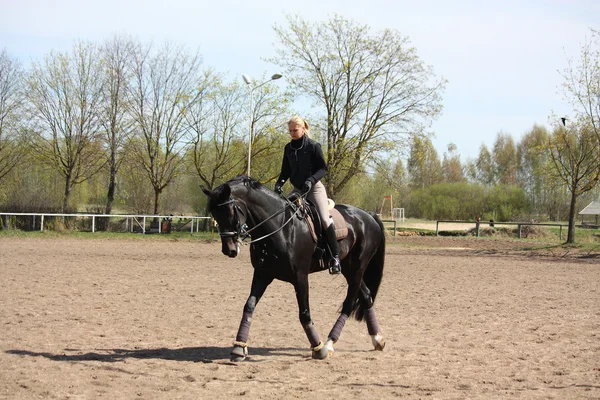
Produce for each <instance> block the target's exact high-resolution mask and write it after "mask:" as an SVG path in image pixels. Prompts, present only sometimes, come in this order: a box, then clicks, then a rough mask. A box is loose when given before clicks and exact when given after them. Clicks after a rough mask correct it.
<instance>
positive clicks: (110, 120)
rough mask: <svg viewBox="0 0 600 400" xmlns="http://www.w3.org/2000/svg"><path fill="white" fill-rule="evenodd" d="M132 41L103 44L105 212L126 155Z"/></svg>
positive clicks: (102, 114) (112, 199)
mask: <svg viewBox="0 0 600 400" xmlns="http://www.w3.org/2000/svg"><path fill="white" fill-rule="evenodd" d="M133 46H134V43H133V42H132V40H131V39H128V38H125V37H117V36H115V37H113V38H112V39H110V40H107V41H106V42H105V43H104V45H103V46H102V72H103V75H102V78H103V80H104V85H103V89H104V90H103V92H102V103H101V105H102V107H101V115H100V122H101V124H102V126H103V128H104V141H105V142H106V147H107V150H108V151H107V158H108V159H107V164H106V165H107V168H108V172H109V177H108V190H107V196H106V197H107V200H106V210H105V213H106V214H110V213H111V212H112V205H113V202H114V200H115V191H116V186H117V174H118V172H119V169H120V167H121V163H122V162H123V158H124V155H125V151H124V149H125V142H126V141H127V139H128V138H129V136H130V134H131V130H132V126H133V124H132V120H131V118H129V116H128V114H127V106H128V103H129V101H130V100H129V97H128V94H129V93H130V92H129V86H130V81H131V69H130V68H129V66H130V62H131V56H132V52H133Z"/></svg>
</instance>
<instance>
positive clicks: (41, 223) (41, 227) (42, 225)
mask: <svg viewBox="0 0 600 400" xmlns="http://www.w3.org/2000/svg"><path fill="white" fill-rule="evenodd" d="M43 231H44V215H43V214H42V222H40V232H43Z"/></svg>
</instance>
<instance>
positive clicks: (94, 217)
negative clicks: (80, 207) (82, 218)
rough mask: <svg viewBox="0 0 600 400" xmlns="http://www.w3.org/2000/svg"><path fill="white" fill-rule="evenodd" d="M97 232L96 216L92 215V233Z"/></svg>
mask: <svg viewBox="0 0 600 400" xmlns="http://www.w3.org/2000/svg"><path fill="white" fill-rule="evenodd" d="M94 232H96V216H95V215H92V233H94Z"/></svg>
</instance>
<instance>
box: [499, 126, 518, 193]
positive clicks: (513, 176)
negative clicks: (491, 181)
mask: <svg viewBox="0 0 600 400" xmlns="http://www.w3.org/2000/svg"><path fill="white" fill-rule="evenodd" d="M492 158H493V160H494V169H495V173H496V179H497V181H498V183H500V184H501V185H516V184H517V171H518V169H519V161H518V158H517V149H516V147H515V142H514V140H513V138H512V136H510V135H509V134H507V133H503V132H500V133H498V135H497V136H496V141H495V142H494V152H493V156H492Z"/></svg>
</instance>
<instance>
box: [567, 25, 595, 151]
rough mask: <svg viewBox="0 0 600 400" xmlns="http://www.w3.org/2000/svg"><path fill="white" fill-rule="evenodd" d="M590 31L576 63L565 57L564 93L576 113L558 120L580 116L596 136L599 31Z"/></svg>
mask: <svg viewBox="0 0 600 400" xmlns="http://www.w3.org/2000/svg"><path fill="white" fill-rule="evenodd" d="M591 32H592V37H591V39H589V40H588V39H586V40H585V42H584V43H583V45H582V46H581V50H580V57H579V61H578V63H576V64H575V63H574V62H573V60H571V59H569V60H568V62H569V65H568V67H567V68H566V69H565V70H564V71H562V72H561V76H562V77H563V79H564V81H563V84H562V91H563V94H564V97H565V98H566V99H567V100H568V101H569V102H570V103H571V105H572V106H573V111H574V113H575V115H576V117H569V118H563V119H562V122H563V126H564V125H565V124H566V121H567V120H569V119H573V120H576V119H583V120H584V121H585V123H586V124H587V125H588V129H592V130H593V132H594V134H595V135H596V136H597V137H598V139H599V140H600V31H597V30H592V31H591Z"/></svg>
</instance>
